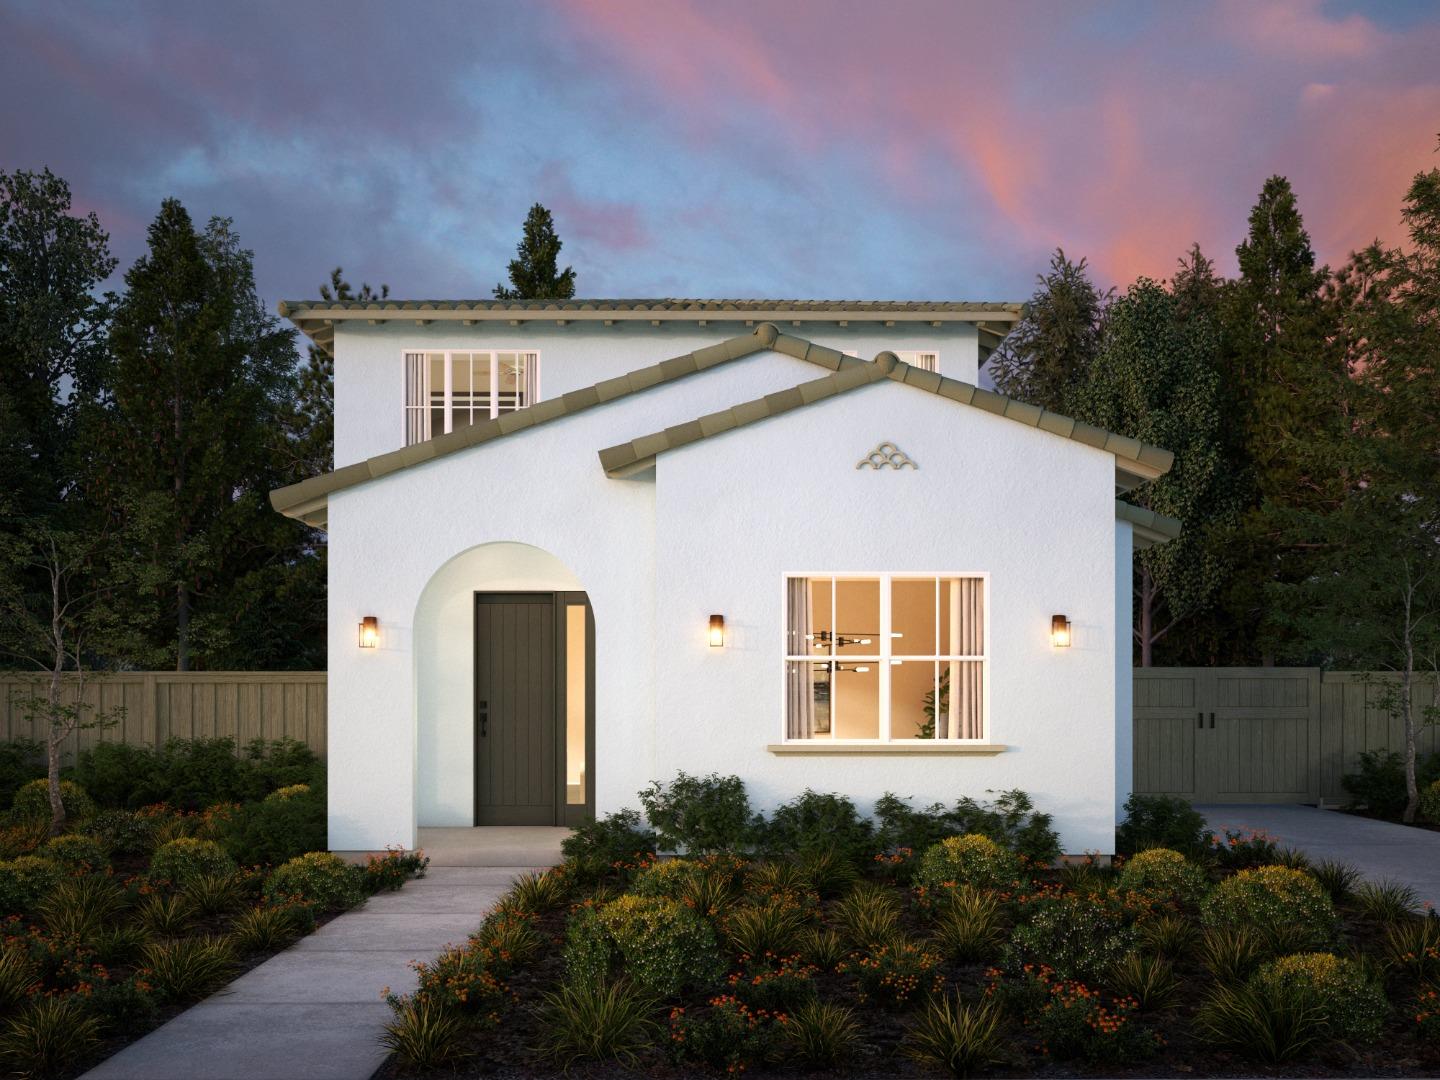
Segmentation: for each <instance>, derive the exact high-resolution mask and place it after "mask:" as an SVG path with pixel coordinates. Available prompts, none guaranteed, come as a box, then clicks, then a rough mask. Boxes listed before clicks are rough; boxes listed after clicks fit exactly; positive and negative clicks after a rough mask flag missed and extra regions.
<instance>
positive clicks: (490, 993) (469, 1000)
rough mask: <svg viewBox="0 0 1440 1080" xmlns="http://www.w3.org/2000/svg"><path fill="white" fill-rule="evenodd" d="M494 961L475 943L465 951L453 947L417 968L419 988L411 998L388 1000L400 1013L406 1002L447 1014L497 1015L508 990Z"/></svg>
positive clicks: (470, 944) (471, 943)
mask: <svg viewBox="0 0 1440 1080" xmlns="http://www.w3.org/2000/svg"><path fill="white" fill-rule="evenodd" d="M493 959H494V956H493V954H491V953H490V952H488V950H485V949H482V948H480V947H479V946H476V945H475V944H474V942H473V939H472V941H471V942H470V943H468V944H466V945H465V946H464V947H463V948H456V947H454V946H451V947H450V948H447V949H445V950H443V951H442V952H441V953H440V955H439V956H437V957H436V958H435V959H434V960H432V961H429V962H428V963H427V962H422V963H418V964H416V965H415V971H416V973H417V974H418V976H419V985H418V987H417V988H416V991H415V993H414V994H413V995H411V996H410V998H408V999H407V998H398V997H396V998H393V999H389V998H387V1000H389V1001H390V1004H391V1007H392V1008H395V1009H396V1011H397V1012H398V1011H399V1010H400V1006H401V1004H402V1003H404V1002H406V1001H420V1002H426V1003H428V1004H431V1005H435V1006H437V1007H439V1008H441V1009H444V1010H453V1011H456V1012H461V1013H472V1014H473V1013H484V1014H489V1015H494V1014H495V1013H496V1012H497V1010H498V1009H499V1007H500V1005H501V1003H502V1001H503V1000H504V997H505V995H506V993H507V990H506V987H505V984H504V983H503V982H502V981H501V976H500V975H498V974H497V973H496V971H494V970H491V967H490V962H491V961H492V960H493Z"/></svg>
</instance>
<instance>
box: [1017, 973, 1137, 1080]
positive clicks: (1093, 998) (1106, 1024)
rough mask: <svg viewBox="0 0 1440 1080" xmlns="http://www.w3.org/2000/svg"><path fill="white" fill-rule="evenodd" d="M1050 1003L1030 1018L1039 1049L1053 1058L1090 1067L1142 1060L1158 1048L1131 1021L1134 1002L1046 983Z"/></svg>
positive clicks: (1060, 983)
mask: <svg viewBox="0 0 1440 1080" xmlns="http://www.w3.org/2000/svg"><path fill="white" fill-rule="evenodd" d="M1040 978H1041V981H1044V982H1046V983H1047V987H1046V988H1047V990H1048V991H1049V999H1048V1000H1047V1001H1046V1002H1045V1004H1044V1005H1043V1006H1041V1008H1040V1011H1039V1012H1038V1013H1037V1014H1036V1016H1035V1018H1034V1029H1035V1034H1036V1035H1037V1036H1038V1037H1039V1039H1040V1045H1041V1048H1042V1050H1043V1051H1044V1052H1045V1053H1047V1054H1050V1055H1053V1056H1054V1057H1056V1058H1061V1059H1069V1058H1079V1059H1081V1060H1084V1061H1088V1062H1091V1063H1093V1064H1101V1063H1103V1064H1109V1065H1121V1064H1126V1063H1128V1062H1133V1061H1141V1060H1144V1059H1145V1058H1147V1057H1149V1056H1150V1055H1152V1054H1153V1053H1155V1051H1156V1050H1157V1049H1158V1048H1159V1046H1160V1042H1159V1039H1157V1038H1156V1036H1155V1034H1154V1032H1151V1031H1148V1030H1146V1029H1145V1028H1144V1027H1142V1026H1141V1025H1140V1024H1138V1023H1136V1022H1135V1020H1134V1018H1133V1017H1134V1013H1135V1002H1133V1001H1131V1000H1130V999H1128V998H1116V999H1112V1000H1110V1001H1109V1002H1108V1003H1107V1002H1106V1000H1105V998H1104V997H1103V996H1102V995H1100V994H1099V993H1097V992H1096V991H1095V990H1092V989H1091V988H1090V987H1088V986H1086V985H1085V984H1084V983H1080V982H1075V981H1073V980H1068V979H1059V980H1055V979H1048V978H1047V977H1046V976H1045V975H1044V974H1043V973H1042V974H1041V976H1040Z"/></svg>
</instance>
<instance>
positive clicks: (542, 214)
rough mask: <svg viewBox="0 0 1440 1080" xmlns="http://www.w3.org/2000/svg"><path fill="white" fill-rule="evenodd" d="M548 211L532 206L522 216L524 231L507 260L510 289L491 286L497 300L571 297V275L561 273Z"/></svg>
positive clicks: (570, 272) (569, 271)
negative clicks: (508, 263)
mask: <svg viewBox="0 0 1440 1080" xmlns="http://www.w3.org/2000/svg"><path fill="white" fill-rule="evenodd" d="M563 246H564V245H563V244H562V243H561V241H560V237H559V236H557V235H556V234H555V222H554V221H553V220H552V219H551V217H550V211H549V210H546V209H545V207H543V206H541V205H540V204H539V203H536V204H535V205H534V206H532V207H530V213H528V214H526V215H525V231H524V235H523V236H522V237H521V239H520V243H519V244H518V245H516V248H515V258H513V259H511V260H510V285H509V287H508V288H507V287H506V286H504V285H496V286H495V299H497V300H569V299H570V298H571V297H572V296H574V295H575V271H574V270H573V269H571V268H570V267H568V266H567V267H566V268H565V269H564V270H561V269H560V268H559V267H560V249H561V248H562V247H563Z"/></svg>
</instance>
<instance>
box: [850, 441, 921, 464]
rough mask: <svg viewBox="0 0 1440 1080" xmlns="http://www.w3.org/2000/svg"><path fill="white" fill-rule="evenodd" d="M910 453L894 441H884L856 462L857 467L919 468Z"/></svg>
mask: <svg viewBox="0 0 1440 1080" xmlns="http://www.w3.org/2000/svg"><path fill="white" fill-rule="evenodd" d="M919 467H920V466H919V465H916V464H915V462H914V461H913V460H911V458H910V455H909V454H907V453H905V451H904V450H901V449H900V448H899V447H898V446H896V445H895V444H894V443H893V442H882V443H881V444H880V445H879V446H877V447H875V449H874V450H871V451H870V453H868V454H866V455H865V456H864V457H863V458H861V459H860V460H859V461H857V462H856V463H855V468H857V469H918V468H919Z"/></svg>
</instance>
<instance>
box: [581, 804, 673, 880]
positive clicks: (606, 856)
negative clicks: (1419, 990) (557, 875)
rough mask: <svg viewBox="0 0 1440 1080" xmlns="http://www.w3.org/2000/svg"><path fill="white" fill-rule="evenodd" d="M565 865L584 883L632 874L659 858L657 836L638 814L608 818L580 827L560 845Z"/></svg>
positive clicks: (623, 814) (628, 812)
mask: <svg viewBox="0 0 1440 1080" xmlns="http://www.w3.org/2000/svg"><path fill="white" fill-rule="evenodd" d="M560 852H561V854H563V855H564V856H565V865H566V867H567V868H568V869H569V871H570V872H571V873H572V874H573V875H574V876H575V877H576V879H577V880H579V881H582V882H596V881H599V880H600V879H601V878H603V877H604V876H605V875H606V874H609V873H611V872H612V871H615V870H632V869H634V868H635V867H637V866H644V865H646V864H648V863H649V862H651V861H653V860H654V858H655V834H654V833H653V832H652V831H650V829H648V828H646V827H645V823H644V822H643V821H642V820H641V819H640V815H639V814H638V813H637V812H636V811H634V810H620V811H618V812H616V813H614V814H606V815H605V816H604V817H603V818H601V819H600V820H599V821H590V822H586V823H585V824H583V825H581V826H579V827H578V828H576V829H575V831H574V832H572V833H571V834H570V835H569V836H567V837H566V838H565V839H564V840H562V841H561V842H560Z"/></svg>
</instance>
